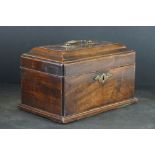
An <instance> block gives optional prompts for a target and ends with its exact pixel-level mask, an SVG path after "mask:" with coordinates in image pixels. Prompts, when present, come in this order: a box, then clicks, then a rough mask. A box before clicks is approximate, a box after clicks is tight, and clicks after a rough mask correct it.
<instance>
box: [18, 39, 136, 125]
mask: <svg viewBox="0 0 155 155" xmlns="http://www.w3.org/2000/svg"><path fill="white" fill-rule="evenodd" d="M134 87H135V51H133V50H129V49H127V47H126V46H125V45H123V44H120V43H111V42H93V41H91V40H89V41H86V40H77V41H74V40H71V41H68V42H66V43H64V44H59V45H47V46H41V47H36V48H33V49H32V50H30V51H29V52H28V53H25V54H22V56H21V92H22V103H21V104H20V105H19V108H21V109H22V110H25V111H28V112H32V113H34V114H37V115H40V116H43V117H47V118H49V119H51V120H53V121H56V122H60V123H68V122H71V121H74V120H78V119H81V118H84V117H88V116H91V115H95V114H97V113H101V112H103V111H107V110H110V109H115V108H118V107H122V106H124V105H128V104H131V103H135V102H136V101H137V99H136V98H134Z"/></svg>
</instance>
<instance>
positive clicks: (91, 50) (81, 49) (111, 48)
mask: <svg viewBox="0 0 155 155" xmlns="http://www.w3.org/2000/svg"><path fill="white" fill-rule="evenodd" d="M125 52H130V51H129V50H128V49H127V48H126V46H125V45H123V44H121V43H112V42H106V41H100V42H98V41H91V40H88V41H86V40H71V41H67V42H65V43H64V44H58V45H46V46H40V47H35V48H32V49H31V50H30V51H29V52H28V53H26V54H24V55H25V56H30V57H35V58H38V59H42V60H49V61H54V62H61V63H69V62H74V61H81V60H87V59H93V58H97V57H101V56H108V55H115V54H121V53H123V54H124V53H125Z"/></svg>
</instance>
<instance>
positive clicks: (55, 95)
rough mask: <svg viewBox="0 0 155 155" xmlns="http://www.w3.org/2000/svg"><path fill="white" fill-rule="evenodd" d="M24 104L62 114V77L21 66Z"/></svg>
mask: <svg viewBox="0 0 155 155" xmlns="http://www.w3.org/2000/svg"><path fill="white" fill-rule="evenodd" d="M21 92H22V104H25V105H28V106H30V107H34V108H37V109H40V110H43V111H46V112H49V113H52V114H58V115H61V114H62V78H61V77H58V76H53V75H51V74H47V73H44V72H40V71H36V70H33V69H27V68H22V67H21Z"/></svg>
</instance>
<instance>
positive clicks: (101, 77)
mask: <svg viewBox="0 0 155 155" xmlns="http://www.w3.org/2000/svg"><path fill="white" fill-rule="evenodd" d="M110 77H112V74H111V73H98V75H97V76H96V77H95V78H94V80H96V81H98V82H100V83H102V84H104V83H105V82H106V81H107V80H108V79H109V78H110Z"/></svg>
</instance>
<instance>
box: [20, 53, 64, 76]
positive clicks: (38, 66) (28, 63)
mask: <svg viewBox="0 0 155 155" xmlns="http://www.w3.org/2000/svg"><path fill="white" fill-rule="evenodd" d="M21 67H25V68H29V69H33V70H37V71H41V72H45V73H49V74H52V75H57V76H63V74H64V73H63V64H61V63H56V62H51V61H49V60H42V59H39V58H36V57H31V56H30V55H29V54H23V55H22V56H21Z"/></svg>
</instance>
